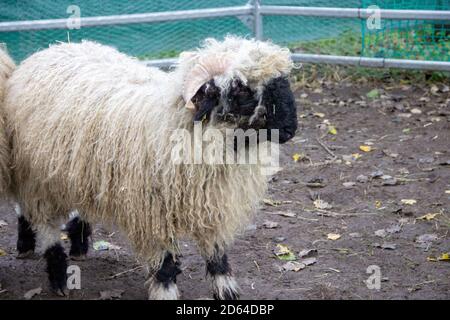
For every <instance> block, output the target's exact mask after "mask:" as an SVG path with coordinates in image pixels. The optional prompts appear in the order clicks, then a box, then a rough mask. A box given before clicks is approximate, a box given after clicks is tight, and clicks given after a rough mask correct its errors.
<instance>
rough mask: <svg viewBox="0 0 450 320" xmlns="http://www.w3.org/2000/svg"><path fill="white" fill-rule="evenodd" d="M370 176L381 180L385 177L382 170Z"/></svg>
mask: <svg viewBox="0 0 450 320" xmlns="http://www.w3.org/2000/svg"><path fill="white" fill-rule="evenodd" d="M370 176H371V177H372V178H373V179H377V178H381V177H382V176H384V172H383V171H381V170H377V171H374V172H372V173H371V174H370Z"/></svg>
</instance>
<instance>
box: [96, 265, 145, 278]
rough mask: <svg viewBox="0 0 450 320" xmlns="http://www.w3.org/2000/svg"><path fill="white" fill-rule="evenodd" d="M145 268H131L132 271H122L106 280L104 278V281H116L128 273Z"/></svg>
mask: <svg viewBox="0 0 450 320" xmlns="http://www.w3.org/2000/svg"><path fill="white" fill-rule="evenodd" d="M143 267H144V266H137V267H134V268H131V269H129V270H125V271H122V272H119V273H116V274H113V275H112V276H109V277H106V278H104V279H105V280H110V279H115V278H117V277H120V276H121V275H124V274H126V273H130V272H134V271H136V270H139V269H142V268H143Z"/></svg>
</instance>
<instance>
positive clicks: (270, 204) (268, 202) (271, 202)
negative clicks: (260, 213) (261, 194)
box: [263, 199, 281, 207]
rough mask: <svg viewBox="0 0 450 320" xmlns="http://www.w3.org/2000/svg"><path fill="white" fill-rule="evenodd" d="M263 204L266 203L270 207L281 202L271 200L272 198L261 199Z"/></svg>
mask: <svg viewBox="0 0 450 320" xmlns="http://www.w3.org/2000/svg"><path fill="white" fill-rule="evenodd" d="M263 202H264V204H267V205H269V206H272V207H277V206H279V205H280V204H281V201H279V200H272V199H263Z"/></svg>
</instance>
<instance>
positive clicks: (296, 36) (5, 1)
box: [0, 0, 450, 61]
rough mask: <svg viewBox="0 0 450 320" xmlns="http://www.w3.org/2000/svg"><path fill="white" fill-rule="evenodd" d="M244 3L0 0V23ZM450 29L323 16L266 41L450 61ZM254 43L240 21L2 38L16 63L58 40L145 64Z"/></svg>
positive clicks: (267, 26) (414, 5) (404, 5)
mask: <svg viewBox="0 0 450 320" xmlns="http://www.w3.org/2000/svg"><path fill="white" fill-rule="evenodd" d="M246 3H247V0H212V1H210V0H196V1H194V0H178V1H173V0H135V1H124V0H108V1H106V0H100V1H99V0H97V1H89V0H57V1H54V0H53V1H52V0H33V1H31V0H0V22H2V21H18V20H38V19H55V18H67V17H68V16H69V14H68V13H66V10H67V7H68V6H69V5H77V6H79V7H80V10H81V16H82V17H89V16H101V15H118V14H132V13H145V12H160V11H173V10H185V9H199V8H215V7H226V6H236V5H244V4H246ZM262 3H263V4H265V5H292V6H318V7H342V8H357V7H368V6H369V5H378V6H380V7H381V8H393V9H433V10H434V9H436V10H450V0H403V1H400V0H385V1H383V0H379V1H378V0H263V1H262ZM449 24H450V22H448V21H447V24H445V23H443V22H427V21H421V20H411V21H393V20H383V21H382V28H381V29H380V30H369V29H368V28H367V26H366V23H365V21H364V20H362V21H360V20H358V19H338V18H321V17H294V16H265V17H264V18H263V27H264V37H265V38H266V39H272V40H273V41H274V42H276V43H280V44H283V45H287V46H289V47H291V48H293V49H296V50H300V51H302V52H306V53H321V54H336V55H365V56H370V57H391V58H413V59H430V60H443V59H444V60H449V52H450V50H449V43H450V40H449V33H450V26H449ZM228 33H230V34H238V35H241V36H251V35H252V29H251V25H247V24H246V23H245V21H243V20H241V19H239V18H236V17H227V18H212V19H201V20H190V21H180V22H164V23H148V24H129V25H118V26H104V27H92V28H82V29H80V30H42V31H22V32H0V42H5V43H6V44H7V47H8V49H9V51H10V52H11V53H12V55H13V56H14V57H15V59H16V60H17V61H20V60H22V59H24V58H25V57H27V56H29V55H30V54H32V53H33V52H35V51H37V50H39V49H42V48H46V47H48V45H49V44H52V43H56V42H57V41H68V40H69V39H70V41H79V40H81V39H90V40H96V41H99V42H101V43H105V44H109V45H113V46H115V47H117V48H118V49H119V50H121V51H123V52H126V53H128V54H131V55H135V56H138V57H142V58H161V57H172V56H176V55H177V54H178V53H179V52H180V51H183V50H186V49H191V48H194V47H196V46H198V44H199V42H200V41H201V40H202V39H204V38H206V37H216V38H221V37H223V36H225V35H226V34H228Z"/></svg>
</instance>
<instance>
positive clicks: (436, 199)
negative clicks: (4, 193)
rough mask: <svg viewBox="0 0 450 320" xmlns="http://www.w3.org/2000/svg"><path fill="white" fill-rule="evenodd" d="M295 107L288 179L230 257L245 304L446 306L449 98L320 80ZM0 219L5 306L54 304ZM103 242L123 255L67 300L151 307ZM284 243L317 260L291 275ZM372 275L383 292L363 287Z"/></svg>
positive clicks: (203, 291)
mask: <svg viewBox="0 0 450 320" xmlns="http://www.w3.org/2000/svg"><path fill="white" fill-rule="evenodd" d="M373 89H377V90H378V91H373ZM296 97H297V101H298V105H299V109H298V114H299V123H300V128H299V130H298V134H297V136H296V137H295V138H294V139H293V141H290V142H289V143H287V144H286V145H283V146H282V158H281V162H282V163H281V165H282V171H280V172H279V173H277V174H276V175H275V176H274V177H273V178H272V181H271V183H270V190H269V193H268V195H267V199H266V200H265V203H264V204H262V206H261V209H260V210H259V211H258V215H257V217H256V220H255V224H254V225H251V226H249V227H248V228H247V231H246V232H245V233H244V234H243V235H241V236H240V237H239V238H238V239H237V241H236V243H235V245H234V246H233V247H232V249H231V250H230V252H229V257H230V261H231V263H232V265H233V267H234V270H235V274H236V276H237V278H238V281H239V283H240V286H241V289H242V298H244V299H449V298H450V262H448V261H444V260H445V255H443V254H445V253H448V252H449V251H450V235H449V230H450V162H449V161H450V94H449V88H448V87H447V86H445V85H444V84H443V83H440V84H439V83H438V84H437V85H431V84H427V83H418V84H402V82H399V83H394V84H392V83H370V82H367V83H355V82H352V81H350V80H348V81H345V80H343V81H340V82H329V81H320V82H311V83H308V85H307V86H302V87H301V88H298V89H297V90H296ZM334 129H336V131H334ZM360 146H366V148H364V147H363V149H365V151H364V150H361V149H360ZM367 147H369V148H370V149H371V150H370V151H369V150H368V149H369V148H367ZM355 154H359V156H358V155H355ZM294 158H295V160H297V161H295V160H294ZM344 183H345V184H344ZM318 199H320V200H321V201H318V202H316V205H315V204H314V201H315V200H318ZM402 200H406V201H402ZM412 200H413V201H412ZM0 212H1V213H0V220H3V221H4V222H6V223H7V225H3V226H1V227H0V249H2V250H3V251H4V252H3V255H2V256H0V283H1V289H0V299H23V298H24V294H25V293H26V292H27V291H28V290H30V289H34V288H37V287H42V288H43V291H42V293H41V294H39V295H37V296H35V297H34V298H33V299H54V298H55V297H54V296H53V295H52V294H51V293H50V292H49V290H48V289H47V284H46V283H47V282H46V274H45V271H44V270H45V264H44V260H43V259H42V257H41V254H42V251H41V250H40V249H39V250H38V251H37V253H36V255H35V257H34V258H33V259H29V260H17V259H16V258H15V255H16V252H15V241H16V219H15V214H14V211H13V210H12V208H11V207H9V206H7V205H6V204H4V205H3V206H2V207H1V209H0ZM426 214H430V215H428V216H427V217H428V219H429V220H427V219H426V218H423V216H424V215H426ZM266 220H268V221H269V222H275V224H273V223H266V225H264V222H265V221H266ZM3 224H4V223H3ZM277 224H278V225H277ZM274 226H275V228H268V227H274ZM330 234H331V235H330ZM333 234H335V235H334V236H333ZM424 235H425V236H424ZM339 236H340V237H339ZM328 237H330V238H333V239H336V238H338V237H339V239H336V240H332V239H329V238H328ZM98 240H106V241H109V242H110V243H113V244H115V245H118V246H120V247H121V249H118V250H110V251H95V250H93V249H91V251H90V253H89V257H88V259H87V260H86V261H83V262H71V264H74V263H76V264H77V265H78V266H80V268H81V275H82V280H81V281H82V283H81V285H82V290H73V291H71V294H70V297H69V298H70V299H97V298H99V292H100V291H107V290H114V289H117V290H123V294H122V296H121V299H146V297H147V293H146V289H145V288H144V286H143V283H144V274H143V272H142V270H141V269H139V265H138V264H137V262H136V260H135V258H134V257H133V255H132V253H131V251H130V250H129V247H128V246H127V243H126V241H125V240H124V239H123V238H122V237H121V236H120V234H119V233H117V232H116V233H113V232H110V231H108V230H105V229H104V228H102V227H101V226H96V228H95V231H94V235H93V241H98ZM420 240H424V241H422V242H421V241H420ZM277 244H283V245H287V246H288V248H289V249H290V250H291V251H292V253H293V254H295V255H296V258H297V261H300V262H302V261H303V262H304V260H303V259H304V258H301V257H300V256H301V255H300V254H299V252H300V251H302V250H309V249H316V250H317V254H316V255H314V253H315V252H314V251H313V252H312V255H311V256H309V257H313V258H314V259H310V260H308V263H312V264H310V265H307V266H305V264H296V265H294V267H295V266H296V267H299V268H302V267H303V269H301V270H299V271H287V270H285V269H283V265H285V264H286V263H287V262H286V261H283V260H281V259H279V258H278V257H277V256H276V255H275V254H274V252H275V251H276V250H277ZM66 247H67V248H68V243H67V242H66ZM182 248H183V257H182V269H183V273H182V274H181V275H180V276H179V280H178V284H179V288H180V291H181V295H182V298H184V299H200V298H210V297H211V291H210V287H209V282H208V280H207V279H206V278H205V266H204V263H203V261H202V259H201V258H200V257H199V255H198V254H197V252H196V249H195V247H194V246H193V245H192V243H191V242H189V241H188V242H182ZM439 258H441V260H440V259H439ZM373 265H375V267H372V268H375V269H377V268H378V267H379V269H377V270H379V271H380V279H381V282H380V288H379V290H377V289H369V288H368V286H367V284H366V282H365V280H367V279H368V278H369V277H370V276H371V274H368V273H367V268H368V267H369V266H373ZM372 270H374V269H372ZM372 274H374V273H372ZM375 275H376V274H375ZM371 283H372V284H375V285H376V280H374V281H373V282H371ZM63 299H64V298H63Z"/></svg>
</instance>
